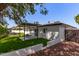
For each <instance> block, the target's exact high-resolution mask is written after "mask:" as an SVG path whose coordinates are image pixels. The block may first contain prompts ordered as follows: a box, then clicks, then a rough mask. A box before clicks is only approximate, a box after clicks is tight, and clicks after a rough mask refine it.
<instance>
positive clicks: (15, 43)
mask: <svg viewBox="0 0 79 59" xmlns="http://www.w3.org/2000/svg"><path fill="white" fill-rule="evenodd" d="M47 42H48V40H47V39H43V38H38V39H36V38H35V39H31V40H25V41H22V40H21V39H19V38H17V36H7V37H5V38H2V39H0V54H1V53H5V52H9V51H13V50H18V49H21V48H25V47H29V46H33V45H36V44H40V43H42V44H43V45H46V44H47Z"/></svg>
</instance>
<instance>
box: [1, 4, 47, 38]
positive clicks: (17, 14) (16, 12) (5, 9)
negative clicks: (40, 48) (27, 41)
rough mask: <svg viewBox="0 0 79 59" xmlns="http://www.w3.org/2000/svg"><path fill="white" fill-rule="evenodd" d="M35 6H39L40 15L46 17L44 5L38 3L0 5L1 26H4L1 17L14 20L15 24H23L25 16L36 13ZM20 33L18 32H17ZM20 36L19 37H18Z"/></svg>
mask: <svg viewBox="0 0 79 59" xmlns="http://www.w3.org/2000/svg"><path fill="white" fill-rule="evenodd" d="M35 6H40V10H39V11H40V13H41V14H43V15H46V14H47V13H48V11H47V9H46V8H45V7H44V4H41V3H40V4H38V3H22V4H21V3H13V4H10V3H7V4H2V3H1V4H0V17H2V20H0V23H1V24H5V20H3V17H9V18H10V19H12V20H14V21H15V23H16V24H18V25H19V24H21V23H24V21H25V19H24V18H25V16H27V15H29V14H31V15H33V14H35V12H36V11H37V10H36V9H35ZM19 32H20V31H19ZM24 34H25V25H24ZM19 36H20V35H19Z"/></svg>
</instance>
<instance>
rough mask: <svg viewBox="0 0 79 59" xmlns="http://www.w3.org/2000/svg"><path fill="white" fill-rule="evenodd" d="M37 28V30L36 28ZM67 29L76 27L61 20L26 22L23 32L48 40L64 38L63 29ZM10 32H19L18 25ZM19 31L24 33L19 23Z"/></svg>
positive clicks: (61, 39) (62, 39)
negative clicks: (45, 22) (44, 22)
mask: <svg viewBox="0 0 79 59" xmlns="http://www.w3.org/2000/svg"><path fill="white" fill-rule="evenodd" d="M37 29H38V30H37ZM69 29H77V28H76V27H73V26H70V25H68V24H64V23H61V22H54V23H48V24H44V25H40V24H39V25H37V24H31V23H27V24H25V34H29V35H31V36H32V37H33V38H34V37H37V36H38V37H39V38H46V39H48V40H57V41H58V40H60V41H64V40H65V31H66V30H69ZM11 32H12V33H19V27H18V26H17V27H15V28H13V29H12V30H11ZM20 33H24V26H23V25H20Z"/></svg>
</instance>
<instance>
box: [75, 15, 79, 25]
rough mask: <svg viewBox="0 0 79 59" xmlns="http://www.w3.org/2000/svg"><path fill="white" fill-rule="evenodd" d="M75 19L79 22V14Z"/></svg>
mask: <svg viewBox="0 0 79 59" xmlns="http://www.w3.org/2000/svg"><path fill="white" fill-rule="evenodd" d="M75 21H76V23H78V24H79V14H78V15H76V16H75Z"/></svg>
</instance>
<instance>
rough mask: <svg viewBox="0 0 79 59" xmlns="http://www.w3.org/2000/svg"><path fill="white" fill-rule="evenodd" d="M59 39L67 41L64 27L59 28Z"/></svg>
mask: <svg viewBox="0 0 79 59" xmlns="http://www.w3.org/2000/svg"><path fill="white" fill-rule="evenodd" d="M59 38H60V40H61V41H64V40H65V27H64V26H60V27H59Z"/></svg>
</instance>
